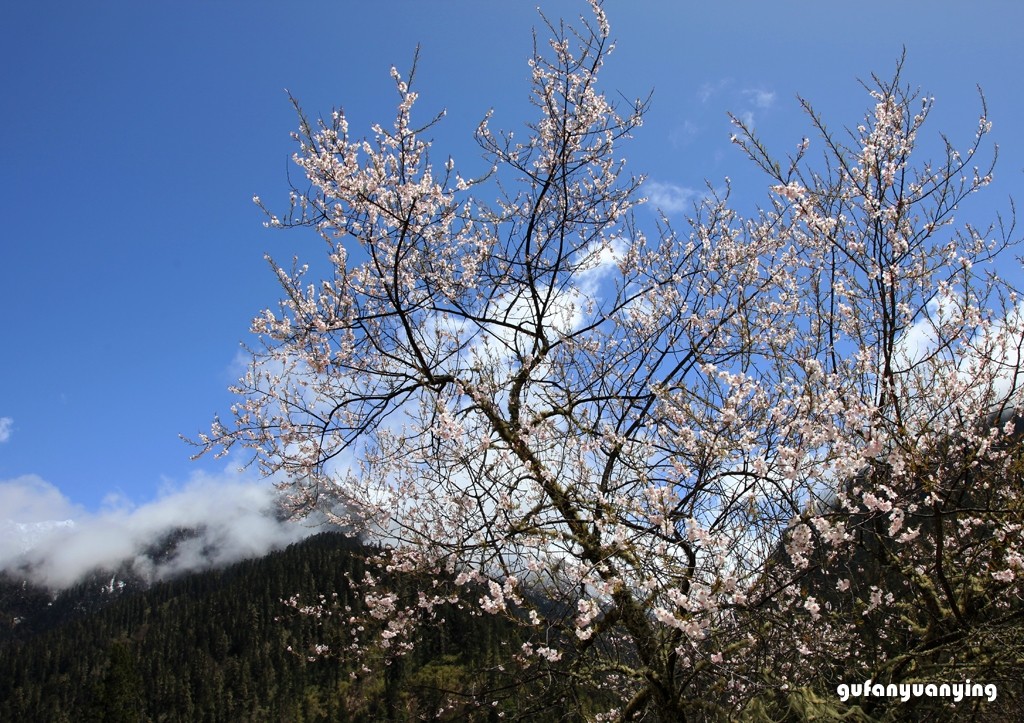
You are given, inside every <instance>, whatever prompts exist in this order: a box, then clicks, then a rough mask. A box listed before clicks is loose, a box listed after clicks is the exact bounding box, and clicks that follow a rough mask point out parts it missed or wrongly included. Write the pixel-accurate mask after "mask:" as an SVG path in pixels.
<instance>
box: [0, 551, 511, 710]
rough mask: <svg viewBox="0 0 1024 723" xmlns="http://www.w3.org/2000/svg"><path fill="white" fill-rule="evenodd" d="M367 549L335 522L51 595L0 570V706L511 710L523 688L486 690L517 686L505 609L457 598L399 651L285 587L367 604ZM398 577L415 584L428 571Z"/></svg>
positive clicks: (357, 609)
mask: <svg viewBox="0 0 1024 723" xmlns="http://www.w3.org/2000/svg"><path fill="white" fill-rule="evenodd" d="M180 534H181V535H183V536H187V534H188V532H187V531H182V532H181V533H180ZM173 545H174V541H173V540H168V541H165V544H164V545H163V546H162V547H159V549H154V550H152V551H151V552H152V554H154V555H159V554H161V552H163V553H167V552H168V550H169V549H170V548H172V547H173ZM369 551H370V550H368V549H367V548H365V547H364V546H362V545H361V544H359V543H358V542H355V541H353V540H351V539H349V538H347V537H345V536H344V535H342V534H339V533H324V534H320V535H317V536H314V537H311V538H308V539H307V540H305V541H303V542H300V543H297V544H294V545H292V546H291V547H288V548H286V549H284V550H280V551H278V552H274V553H271V554H269V555H267V556H265V557H263V558H259V559H254V560H248V561H245V562H241V563H237V564H235V565H232V566H230V567H227V568H224V569H220V570H209V571H205V572H201V573H194V574H188V575H184V576H182V577H179V578H177V579H173V580H166V581H162V582H157V583H155V584H147V583H146V582H145V581H142V580H139V579H137V578H132V577H131V576H130V575H126V574H125V571H124V570H122V571H118V572H115V573H109V572H108V573H103V574H102V575H100V574H96V575H93V576H92V577H90V578H88V579H86V580H84V581H83V582H81V583H79V584H78V585H76V586H74V587H72V588H69V589H67V590H64V591H61V592H59V593H56V594H54V593H52V592H50V591H48V590H45V589H42V588H38V587H35V586H33V585H31V584H30V583H29V582H27V581H26V580H24V579H18V578H17V577H12V576H10V575H7V576H6V577H4V578H0V720H2V721H8V720H10V721H63V720H74V721H79V720H85V721H88V720H103V721H117V720H126V721H191V720H204V721H243V720H245V721H249V720H252V721H256V720H258V721H300V722H301V721H319V720H325V721H326V720H330V721H348V720H351V721H375V720H415V719H417V718H418V717H419V716H421V715H424V714H426V712H427V711H431V713H433V712H436V711H437V710H439V709H441V708H446V709H448V714H446V716H445V717H447V718H448V719H451V720H496V719H497V718H496V716H497V715H498V713H500V712H502V711H503V710H504V711H507V712H510V713H511V712H514V711H515V703H516V702H517V701H516V699H514V698H513V696H512V694H511V693H508V694H507V695H506V697H505V698H504V699H503V701H502V702H501V704H500V705H499V706H494V707H492V706H490V705H487V706H486V707H481V706H480V703H481V702H482V701H481V700H480V699H479V692H480V691H481V690H484V689H488V688H489V689H494V688H500V687H502V686H503V685H504V686H505V687H506V688H507V689H508V690H509V691H513V690H515V687H514V686H513V685H511V682H510V681H505V682H504V683H503V682H502V681H501V680H500V679H501V677H502V676H504V675H505V673H503V672H502V671H501V669H500V668H501V665H500V663H501V662H502V661H503V662H506V663H507V662H508V660H509V658H510V655H511V651H512V650H513V649H514V648H516V647H517V645H516V643H515V640H516V629H515V626H514V625H513V624H512V623H510V622H509V621H506V620H503V619H500V618H493V617H491V616H483V617H480V616H472V615H470V614H468V613H467V612H465V611H461V610H458V609H457V608H454V607H452V608H451V609H446V610H444V611H442V613H443V614H442V616H441V617H440V618H439V619H438V620H437V621H436V622H434V623H433V624H429V625H428V626H427V627H426V628H425V632H424V634H423V635H422V638H421V640H420V641H419V644H418V645H417V647H416V649H415V650H414V652H413V653H411V654H410V655H408V656H406V657H405V658H403V659H400V660H399V661H397V662H395V663H391V664H389V663H387V662H386V661H384V660H383V658H381V657H380V656H376V657H369V658H364V659H357V658H356V657H355V656H354V655H353V654H352V653H351V652H348V651H344V647H343V644H344V643H345V642H346V641H347V640H348V639H349V633H350V630H349V628H348V627H347V625H346V624H345V623H342V622H341V621H340V620H339V621H337V622H334V620H332V621H331V622H330V624H328V625H322V624H321V623H322V621H321V620H319V619H317V618H315V617H313V616H306V615H299V614H295V612H294V610H293V609H292V608H289V607H288V606H286V605H285V604H284V603H283V602H282V601H283V600H285V599H287V598H290V597H291V596H293V595H295V594H299V595H301V596H302V599H304V600H315V599H317V598H318V596H319V595H320V594H325V595H327V596H328V598H329V599H331V600H334V601H336V606H337V607H336V610H337V611H341V610H344V609H345V608H346V607H347V608H348V610H349V612H347V613H346V615H354V616H359V615H361V614H362V612H364V609H363V605H362V601H361V599H360V598H359V596H358V595H357V593H356V592H355V590H354V588H353V587H352V586H351V584H350V583H349V580H351V579H361V578H362V577H363V574H364V572H365V571H366V564H365V562H364V559H365V557H366V553H367V552H369ZM389 584H390V585H391V586H392V588H393V589H397V590H399V591H400V592H401V593H402V594H404V595H406V596H408V595H413V596H414V595H415V594H416V590H417V589H421V588H422V587H423V586H425V585H428V584H429V582H428V581H425V580H417V579H414V578H412V577H403V578H396V579H394V580H391V581H390V582H389ZM334 595H336V597H334ZM413 599H415V598H414V597H413ZM367 624H369V623H367ZM317 641H328V642H330V643H331V649H332V650H338V651H344V652H342V653H341V654H337V655H336V654H328V655H327V656H326V657H325V658H324V659H311V658H310V657H309V656H307V654H306V653H305V652H304V651H306V650H307V649H308V648H309V647H310V645H311V644H313V643H315V642H317Z"/></svg>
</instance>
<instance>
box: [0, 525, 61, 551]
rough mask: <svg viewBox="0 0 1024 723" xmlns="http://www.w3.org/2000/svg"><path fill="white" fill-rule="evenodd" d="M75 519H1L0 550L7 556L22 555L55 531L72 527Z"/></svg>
mask: <svg viewBox="0 0 1024 723" xmlns="http://www.w3.org/2000/svg"><path fill="white" fill-rule="evenodd" d="M74 526H75V522H74V520H44V521H42V522H15V521H14V520H0V551H3V552H4V553H5V555H4V556H5V557H15V556H17V555H22V554H24V553H26V552H28V551H29V550H31V549H32V548H33V547H35V546H36V545H38V544H39V543H40V542H41V541H42V540H43V539H44V538H46V537H48V536H50V535H52V534H53V533H54V532H59V531H62V530H67V529H71V528H73V527H74Z"/></svg>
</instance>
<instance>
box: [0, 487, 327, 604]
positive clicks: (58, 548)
mask: <svg viewBox="0 0 1024 723" xmlns="http://www.w3.org/2000/svg"><path fill="white" fill-rule="evenodd" d="M0 508H2V509H4V510H5V512H4V515H5V517H7V518H8V519H7V520H5V521H4V522H5V526H4V527H2V528H0V569H7V570H11V571H17V572H19V573H23V574H28V575H29V576H30V577H31V578H32V579H33V580H34V581H35V582H37V583H40V584H43V585H47V586H49V587H53V588H60V587H65V586H68V585H71V584H74V583H75V582H77V581H78V580H80V579H81V578H82V577H84V576H85V575H87V574H88V573H90V572H92V571H95V570H104V569H116V568H118V567H119V566H120V565H121V564H124V563H127V564H128V565H129V566H131V567H132V568H133V569H134V571H135V572H136V573H137V574H139V575H142V576H143V577H145V578H148V579H158V578H163V577H168V576H170V575H174V574H177V573H180V572H184V571H190V570H200V569H206V568H211V567H217V566H221V565H225V564H229V563H231V562H235V561H237V560H242V559H246V558H251V557H258V556H260V555H263V554H266V553H267V552H269V551H271V550H273V549H277V548H280V547H284V546H286V545H288V544H290V543H292V542H296V541H298V540H301V539H303V538H305V537H308V536H309V535H311V534H314V533H316V532H318V531H320V529H322V528H321V527H320V526H319V525H318V524H316V523H315V522H314V521H308V522H294V521H286V520H284V519H282V515H281V511H280V507H279V504H278V492H277V490H276V489H275V488H274V487H273V486H272V485H270V484H268V483H266V482H259V481H252V480H249V479H245V478H243V477H242V476H241V475H239V474H237V473H232V472H225V473H220V474H207V473H197V474H195V475H193V477H192V478H191V479H190V480H189V482H188V483H186V484H185V485H183V486H180V487H178V488H169V489H167V490H165V491H164V492H163V494H162V495H161V496H160V497H159V498H158V499H156V500H155V501H153V502H149V503H147V504H144V505H140V506H132V505H131V504H130V503H128V502H127V501H125V500H123V499H121V500H118V502H117V504H116V505H112V506H108V507H107V508H105V509H104V510H102V511H100V512H98V513H95V514H89V513H86V512H85V511H84V510H82V509H81V508H80V507H77V506H75V505H73V504H72V503H71V502H70V501H69V500H68V499H67V498H66V497H65V496H64V495H63V494H62V493H61V492H60V491H59V490H58V489H57V488H56V487H54V486H53V485H52V484H50V483H48V482H46V481H44V480H42V479H40V478H39V477H36V476H27V477H19V478H17V479H14V480H10V481H6V482H0ZM68 518H73V519H74V524H73V525H39V524H35V525H31V524H30V523H44V522H45V521H52V520H65V519H68ZM30 528H31V530H32V535H31V536H32V538H33V539H32V540H31V542H32V544H33V546H32V547H31V549H29V550H28V551H25V550H24V547H25V539H26V538H25V534H24V532H25V531H26V530H27V529H30ZM182 529H185V530H190V531H194V532H195V537H192V538H190V539H186V540H185V541H183V542H181V543H180V544H179V545H178V546H177V548H176V549H175V551H174V553H173V554H172V555H171V556H170V558H169V559H166V560H161V561H160V562H154V561H153V560H152V559H151V558H149V557H148V556H146V554H145V553H146V550H147V548H148V547H149V546H151V545H153V544H157V543H160V542H162V541H163V540H165V539H166V537H167V536H168V535H170V534H172V533H175V532H177V531H179V530H182ZM19 531H20V532H21V533H22V534H21V536H20V539H19V537H18V535H17V534H16V533H18V532H19Z"/></svg>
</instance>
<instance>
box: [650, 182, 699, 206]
mask: <svg viewBox="0 0 1024 723" xmlns="http://www.w3.org/2000/svg"><path fill="white" fill-rule="evenodd" d="M643 193H644V194H645V195H646V196H647V201H648V203H650V204H651V205H652V206H654V208H656V209H658V210H660V211H661V212H662V213H665V214H673V213H683V212H685V211H690V210H692V208H693V203H694V201H696V200H698V199H699V197H700V195H701V194H700V192H698V191H697V190H695V189H693V188H689V187H686V186H679V185H676V184H675V183H661V182H660V181H647V182H646V183H645V184H644V186H643Z"/></svg>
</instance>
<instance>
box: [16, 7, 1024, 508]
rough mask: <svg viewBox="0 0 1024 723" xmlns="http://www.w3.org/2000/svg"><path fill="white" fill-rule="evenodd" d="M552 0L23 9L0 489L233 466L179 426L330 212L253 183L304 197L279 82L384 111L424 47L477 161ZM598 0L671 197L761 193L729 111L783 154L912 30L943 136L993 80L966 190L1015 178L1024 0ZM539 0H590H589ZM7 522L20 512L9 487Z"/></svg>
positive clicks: (653, 168) (169, 483) (210, 406)
mask: <svg viewBox="0 0 1024 723" xmlns="http://www.w3.org/2000/svg"><path fill="white" fill-rule="evenodd" d="M535 4H536V3H534V2H520V1H515V0H488V2H479V1H478V0H446V1H438V2H414V1H413V0H401V1H399V0H395V1H394V2H377V3H370V2H349V1H341V0H334V1H333V2H303V3H284V2H277V3H271V2H265V1H262V0H253V1H251V2H247V3H241V2H234V3H229V2H210V1H207V2H197V1H193V0H179V1H178V2H174V3H169V2H162V3H161V2H131V3H129V2H104V1H100V2H95V3H80V2H67V1H66V2H45V1H40V2H31V3H29V2H20V3H7V4H5V6H4V9H3V11H2V15H0V17H2V26H3V28H4V29H3V31H2V33H3V42H2V43H0V74H2V77H3V100H2V113H0V143H2V164H0V214H2V219H3V222H2V227H0V229H2V230H0V239H2V240H0V304H2V308H3V310H4V318H5V321H6V324H5V326H4V329H3V335H2V337H0V338H2V339H3V341H2V342H0V344H2V349H3V351H2V354H0V486H2V485H4V484H7V485H9V486H12V485H13V486H16V485H17V484H21V487H20V488H19V490H20V491H21V492H24V491H25V489H29V488H31V485H30V486H29V487H26V486H25V485H26V483H25V482H24V481H25V480H26V479H30V480H32V484H33V485H35V487H34V488H33V489H37V490H40V489H45V490H46V491H47V492H48V493H52V494H53V495H54V499H56V500H59V501H60V504H59V505H57V506H60V505H63V508H62V510H61V511H59V512H58V511H54V512H53V514H54V515H60V514H63V513H65V512H67V510H72V511H74V510H79V511H82V510H85V511H91V512H96V511H97V510H101V509H103V508H105V507H106V508H110V507H111V506H114V507H117V506H120V507H122V508H123V507H126V506H127V507H132V506H137V505H144V504H146V503H148V502H151V501H153V500H155V499H158V498H161V496H163V497H167V496H168V495H171V494H172V493H174V491H176V490H182V489H186V488H187V489H193V490H194V489H199V488H200V487H201V485H197V483H196V480H197V479H200V478H201V479H202V480H207V481H210V480H214V481H215V480H216V479H218V477H217V475H218V474H221V473H222V470H223V468H224V464H225V463H224V462H223V461H220V462H217V461H212V460H204V461H201V462H198V463H196V462H191V461H190V460H189V455H190V454H191V452H192V450H191V449H190V448H188V447H187V446H186V445H184V444H183V443H182V442H181V441H180V440H179V438H178V435H179V434H182V433H184V434H188V435H192V434H195V433H196V432H197V431H199V430H201V429H206V428H207V427H208V424H209V422H210V420H211V418H212V416H213V414H214V413H215V412H218V411H219V412H224V413H226V412H227V408H228V406H229V405H230V403H231V401H232V399H231V396H230V395H229V394H228V392H227V390H226V387H227V385H228V384H229V383H231V382H232V381H233V379H234V377H235V376H237V371H238V358H239V357H238V355H239V343H240V342H242V341H246V340H247V333H248V332H247V330H248V323H249V320H250V319H251V318H252V317H253V316H254V315H255V314H257V313H258V312H259V311H260V310H261V309H262V308H264V307H266V306H269V305H273V304H274V302H275V301H276V299H277V287H276V282H275V280H274V278H273V276H272V275H271V273H270V271H269V269H268V268H267V266H266V264H265V262H264V261H263V254H264V253H265V252H271V253H273V254H274V255H275V256H277V257H279V258H287V257H289V256H291V255H292V254H299V255H300V256H302V255H311V254H312V255H315V254H318V253H319V252H320V243H319V241H318V240H317V239H316V238H315V237H314V236H313V235H311V234H303V233H302V232H298V231H296V232H280V231H269V230H266V229H264V228H263V227H262V220H263V219H262V217H261V215H260V212H259V211H258V209H256V208H255V206H254V205H253V203H252V196H253V195H254V194H259V195H260V196H261V197H262V198H263V199H264V201H265V202H266V203H267V204H268V206H270V207H271V208H282V209H283V208H284V203H285V202H286V200H287V190H288V185H287V176H286V173H287V172H288V170H289V165H290V163H289V156H290V154H291V152H292V144H291V141H290V140H289V132H290V131H292V130H293V129H294V127H295V125H296V123H295V117H294V113H293V111H292V109H291V107H290V105H289V103H288V101H287V97H286V95H285V89H288V90H289V91H291V92H292V93H293V94H294V95H295V96H296V97H297V98H298V99H299V101H300V102H301V103H302V104H303V106H304V107H305V109H306V110H307V112H308V113H309V114H310V115H312V116H316V115H320V114H323V115H326V114H328V113H329V112H330V110H331V109H332V108H333V107H336V106H340V107H343V108H344V109H345V111H346V113H347V115H348V116H349V120H350V125H351V128H352V130H353V132H355V133H358V134H361V133H363V132H364V131H368V128H369V125H370V124H371V123H373V122H376V121H380V122H382V123H385V124H387V123H390V121H391V120H392V118H393V109H394V104H395V95H394V89H393V86H392V85H391V82H390V79H389V77H388V70H389V67H390V66H391V65H392V64H394V65H397V66H398V67H399V68H400V69H404V68H406V67H407V66H408V64H409V62H410V60H411V58H412V55H413V51H414V48H415V46H416V44H417V43H419V44H420V45H421V62H420V67H419V70H418V77H417V84H418V86H419V91H420V98H421V100H420V102H419V104H418V106H417V107H418V109H419V112H420V114H421V115H420V117H421V118H422V119H426V118H427V117H428V114H433V113H434V112H436V111H438V110H440V109H441V108H447V109H448V113H449V115H448V118H447V119H446V120H445V121H444V122H443V123H442V125H441V126H439V127H438V128H437V129H436V131H435V133H434V138H435V142H436V151H435V153H436V154H437V155H439V156H441V157H444V156H446V155H447V154H449V153H450V154H451V155H452V156H454V157H455V159H456V160H457V161H460V163H465V164H466V165H467V166H469V167H472V164H473V163H474V162H475V160H476V159H477V158H478V157H479V154H478V152H477V150H476V147H475V146H474V145H473V143H472V139H471V131H472V129H473V128H474V127H475V126H476V124H477V122H478V121H479V120H480V118H481V117H482V116H483V114H484V113H485V111H486V110H487V109H488V108H491V107H493V108H495V110H496V113H495V119H494V121H493V122H492V126H494V127H503V128H512V129H520V128H522V123H523V121H524V120H525V119H526V116H525V115H524V113H525V112H526V111H527V107H526V103H525V99H526V97H527V92H528V88H527V80H528V68H527V66H526V59H527V56H528V54H529V51H530V43H531V36H530V31H531V27H532V26H534V25H536V24H538V17H537V14H536V11H535ZM606 7H607V10H608V12H609V17H610V20H611V23H612V34H613V36H615V38H616V39H617V41H618V44H617V48H616V50H615V52H614V53H613V55H612V56H611V57H610V58H609V60H608V63H607V66H606V72H605V75H604V88H605V90H606V91H607V92H609V93H612V94H615V93H619V92H621V93H622V94H624V95H625V96H627V97H631V98H632V97H636V96H638V95H646V94H647V92H648V91H650V90H653V91H654V96H653V103H652V107H651V112H650V115H649V116H648V119H647V123H646V124H645V126H644V127H643V128H642V129H640V131H639V133H638V134H637V138H636V140H635V141H633V142H632V144H631V145H628V146H625V147H624V148H623V152H624V154H625V155H626V157H627V158H628V159H629V164H630V165H629V167H630V168H631V169H632V170H633V171H634V172H636V173H645V174H648V175H649V177H650V180H651V183H652V185H651V186H649V188H648V192H649V193H650V195H651V196H652V197H656V198H658V199H659V200H661V202H662V204H663V205H664V206H665V208H666V209H667V210H669V211H671V212H672V213H678V210H679V208H678V207H680V204H681V203H682V202H683V201H684V200H685V199H686V198H687V197H688V194H689V193H690V192H691V191H692V190H694V189H700V188H702V186H703V184H704V181H705V179H707V180H709V181H711V182H712V183H714V184H716V185H717V184H720V183H721V182H722V179H723V178H724V177H725V176H730V177H731V178H732V179H733V180H734V181H735V183H736V189H737V193H739V194H741V197H740V198H741V201H743V202H745V203H749V204H754V203H757V202H758V201H760V200H762V199H763V198H764V190H763V189H764V182H763V179H761V178H759V177H758V176H757V174H756V173H754V172H753V170H752V168H751V167H750V165H749V164H748V163H747V162H745V161H744V159H743V158H742V156H741V155H740V154H739V152H738V151H737V150H736V149H735V148H734V147H732V146H731V145H730V143H729V133H730V127H729V124H728V120H727V118H726V112H727V111H731V112H733V113H736V114H737V115H745V114H749V116H750V117H751V118H752V119H753V122H754V123H755V125H756V127H757V128H758V130H759V131H760V132H762V133H763V135H764V137H765V138H766V139H767V141H768V143H769V145H770V146H771V147H773V148H774V149H776V151H777V152H778V153H779V154H780V155H782V154H784V153H786V152H788V151H789V150H790V149H791V148H792V147H793V146H794V145H795V144H796V142H797V141H798V140H799V139H800V137H801V136H802V135H803V134H804V133H806V132H808V126H807V123H806V121H805V120H804V118H803V117H802V116H801V115H800V112H799V109H798V107H797V103H796V100H795V97H796V95H797V94H798V93H799V94H800V95H802V96H804V97H806V98H808V99H810V100H811V101H812V102H814V103H815V105H816V106H817V107H818V108H819V109H820V110H821V111H822V112H823V113H824V114H825V116H826V118H828V119H830V120H831V123H832V125H833V127H835V128H840V127H842V126H844V125H849V126H854V125H856V124H857V123H858V121H859V120H860V117H861V115H862V114H863V112H864V110H865V109H866V108H867V106H868V98H867V96H866V94H865V93H864V91H863V90H862V89H861V88H860V86H859V85H858V83H857V78H858V77H863V78H866V77H868V76H869V75H870V73H871V72H877V73H878V74H880V75H882V76H886V75H887V74H889V73H890V72H891V70H892V69H893V67H894V65H895V62H896V60H897V58H898V57H899V55H900V53H901V49H902V48H903V47H905V48H906V50H907V58H908V59H907V63H906V67H905V76H904V77H905V79H906V80H907V81H908V82H910V83H912V84H914V85H920V86H921V87H922V88H923V89H924V90H925V91H927V92H928V93H930V94H932V95H934V96H936V98H937V106H936V110H935V113H934V118H933V120H932V121H931V123H930V124H929V130H928V132H927V133H926V134H925V135H926V136H928V135H929V134H931V135H935V134H937V133H938V132H939V131H943V132H945V133H947V134H948V135H950V136H951V137H952V138H953V139H954V140H956V139H958V138H962V139H964V140H965V141H966V140H968V139H970V137H971V135H972V134H973V132H974V130H975V127H976V117H977V110H978V103H977V94H976V90H975V86H976V85H979V84H980V85H981V86H982V87H983V88H984V90H985V93H986V95H987V98H988V101H989V117H990V119H991V120H993V122H994V133H993V136H994V138H995V139H996V140H997V142H998V143H999V144H1000V165H999V166H998V167H997V176H996V183H995V184H994V185H993V187H992V189H991V190H990V191H988V192H986V194H985V196H984V200H982V201H981V202H980V203H981V205H980V206H979V207H976V208H975V211H974V212H976V213H979V214H982V216H983V215H984V213H985V210H986V209H985V204H986V203H991V204H994V205H1000V204H1003V205H1004V206H1005V199H1006V197H1007V196H1009V195H1014V196H1016V197H1017V198H1024V193H1022V192H1021V191H1022V186H1024V174H1022V170H1024V138H1022V137H1021V134H1020V128H1021V125H1022V119H1024V93H1022V90H1024V88H1022V85H1024V83H1022V81H1021V79H1020V73H1021V70H1022V69H1024V42H1022V40H1024V31H1022V30H1021V29H1022V28H1024V4H1022V3H1020V2H1018V1H1017V0H1001V1H998V2H979V3H962V2H953V1H951V0H939V1H932V2H925V1H924V0H920V1H911V0H903V1H901V2H899V3H893V2H891V0H884V1H881V0H871V1H869V2H860V3H857V4H855V5H854V4H847V3H833V2H820V0H786V1H785V2H777V3H766V2H761V1H757V2H754V1H749V0H746V1H738V2H723V3H696V2H693V3H683V2H678V0H672V1H669V0H657V1H655V0H634V1H632V2H625V1H624V0H608V3H607V6H606ZM544 9H545V12H546V13H547V14H548V15H549V16H550V17H551V18H557V17H560V16H565V17H569V18H571V17H574V16H577V15H578V14H579V13H580V12H582V11H584V10H585V9H586V4H585V3H584V2H582V0H580V1H575V0H574V1H572V2H570V1H569V0H557V1H555V0H553V1H551V2H546V3H544ZM463 167H465V166H463ZM651 218H653V216H652V217H651ZM224 474H226V473H224ZM18 480H21V482H20V483H18ZM23 497H24V496H23V495H22V496H21V497H18V498H17V499H23ZM3 499H5V498H4V497H3V496H2V495H0V501H2V500H3ZM10 499H14V498H10ZM8 504H13V503H8ZM36 513H37V514H38V515H39V516H42V517H46V516H47V515H46V511H45V510H44V511H42V512H40V511H38V510H36ZM8 516H12V517H16V516H17V510H15V509H8V510H7V511H6V512H5V511H4V510H3V509H0V518H3V517H8Z"/></svg>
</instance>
